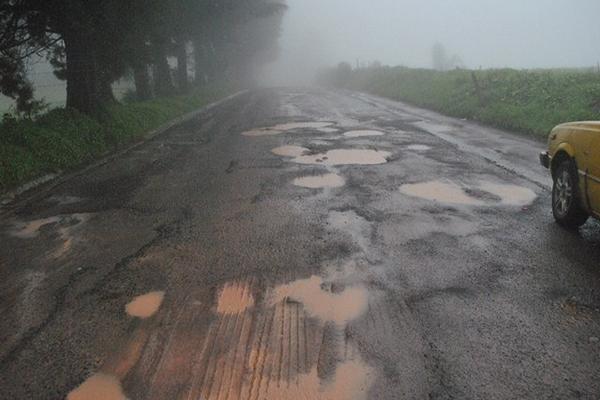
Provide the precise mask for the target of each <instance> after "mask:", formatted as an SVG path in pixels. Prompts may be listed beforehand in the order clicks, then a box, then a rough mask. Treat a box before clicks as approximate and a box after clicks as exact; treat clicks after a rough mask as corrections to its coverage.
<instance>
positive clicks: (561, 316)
mask: <svg viewBox="0 0 600 400" xmlns="http://www.w3.org/2000/svg"><path fill="white" fill-rule="evenodd" d="M542 148H543V144H542V143H540V142H536V141H533V140H530V139H526V138H523V137H519V136H514V135H510V134H506V133H503V132H499V131H496V130H493V129H489V128H483V127H480V126H478V125H476V124H473V123H470V122H467V121H460V120H456V119H452V118H448V117H442V116H439V115H437V114H435V113H432V112H430V111H425V110H419V109H417V108H414V107H409V106H406V105H403V104H401V103H395V102H392V101H389V100H383V99H379V98H375V97H372V96H368V95H364V94H357V93H346V92H331V91H323V90H316V89H285V90H284V89H271V90H255V91H251V92H248V93H245V94H242V95H240V96H238V97H236V98H234V99H232V100H230V101H228V102H227V103H226V104H224V105H221V106H219V107H216V108H214V109H211V110H209V111H207V112H205V113H202V114H201V115H199V116H198V117H197V118H195V119H194V120H192V121H190V122H186V123H183V124H181V125H179V126H177V127H175V128H172V129H170V130H169V131H168V132H166V133H165V134H163V135H161V136H159V137H155V138H154V139H152V140H150V141H148V142H147V143H145V144H143V145H142V146H138V147H136V148H135V149H132V150H131V151H129V152H127V153H126V154H124V155H123V156H121V157H118V158H116V159H114V160H112V161H111V162H109V163H107V164H105V165H102V166H99V167H98V168H95V169H92V170H91V171H88V172H86V173H85V174H82V175H79V176H76V177H74V178H72V179H69V180H67V181H65V182H63V183H62V184H60V185H58V186H57V187H54V188H53V189H52V190H47V191H43V189H40V191H39V192H38V194H37V195H36V196H35V200H30V201H28V200H27V199H26V198H23V199H20V200H17V202H16V203H14V204H12V205H10V206H9V207H8V208H6V209H4V210H3V211H2V220H1V221H0V238H1V239H0V240H1V242H2V246H1V248H0V273H1V280H0V282H1V283H0V309H1V313H2V318H1V319H0V388H1V390H0V398H3V399H56V398H65V397H66V396H69V398H70V399H85V398H92V397H90V393H94V394H96V395H98V394H101V395H102V398H104V399H124V398H129V399H244V400H245V399H284V400H285V399H327V400H345V399H597V398H600V380H599V379H598V376H600V343H599V339H598V338H599V337H600V265H599V262H598V260H600V227H599V224H598V223H597V222H595V221H590V222H588V224H587V225H585V226H584V227H583V228H582V230H581V231H580V232H579V233H570V232H567V231H564V230H563V229H560V228H559V227H558V226H556V225H555V224H554V222H553V220H552V216H551V212H550V192H549V185H550V180H549V178H548V176H547V171H544V170H543V169H542V168H541V167H539V166H538V164H537V158H536V157H537V153H538V151H540V149H542Z"/></svg>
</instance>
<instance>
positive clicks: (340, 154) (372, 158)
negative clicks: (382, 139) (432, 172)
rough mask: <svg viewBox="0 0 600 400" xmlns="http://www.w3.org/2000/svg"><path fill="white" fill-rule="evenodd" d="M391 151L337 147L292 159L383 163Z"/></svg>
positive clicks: (365, 163) (327, 163)
mask: <svg viewBox="0 0 600 400" xmlns="http://www.w3.org/2000/svg"><path fill="white" fill-rule="evenodd" d="M390 156H391V153H389V152H387V151H377V150H363V149H337V150H330V151H328V152H326V153H321V154H312V155H304V156H299V157H296V158H294V159H293V160H292V161H293V162H295V163H298V164H317V165H331V166H333V165H353V164H355V165H375V164H385V163H386V162H387V157H390Z"/></svg>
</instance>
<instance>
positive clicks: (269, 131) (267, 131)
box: [242, 122, 337, 137]
mask: <svg viewBox="0 0 600 400" xmlns="http://www.w3.org/2000/svg"><path fill="white" fill-rule="evenodd" d="M331 125H333V122H289V123H286V124H278V125H275V126H269V127H264V128H254V129H251V130H249V131H245V132H242V135H243V136H250V137H258V136H274V135H279V134H281V133H283V132H287V131H293V130H296V129H316V130H320V129H326V128H327V127H329V126H331ZM336 132H337V130H336Z"/></svg>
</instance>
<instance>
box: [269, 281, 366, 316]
mask: <svg viewBox="0 0 600 400" xmlns="http://www.w3.org/2000/svg"><path fill="white" fill-rule="evenodd" d="M330 287H331V286H328V285H324V282H323V279H322V278H320V277H318V276H312V277H310V278H308V279H301V280H297V281H295V282H291V283H288V284H285V285H280V286H278V287H276V288H275V290H274V291H273V295H272V297H271V299H270V302H271V304H276V303H279V302H281V301H283V300H285V299H288V300H292V301H296V302H299V303H302V304H303V305H304V309H305V310H306V311H307V312H308V313H309V314H310V315H312V316H315V317H317V318H319V319H320V320H321V321H332V322H335V323H336V324H338V325H344V324H346V323H347V322H348V321H351V320H353V319H355V318H358V317H359V316H360V315H361V314H362V313H364V312H365V310H366V309H367V305H368V292H367V290H366V289H365V288H364V287H360V286H355V287H345V288H343V290H342V291H340V292H335V293H334V292H333V291H331V290H326V289H327V288H330Z"/></svg>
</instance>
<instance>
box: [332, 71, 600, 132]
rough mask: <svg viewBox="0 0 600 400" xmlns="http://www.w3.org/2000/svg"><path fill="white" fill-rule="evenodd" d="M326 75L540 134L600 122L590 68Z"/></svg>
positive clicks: (598, 79)
mask: <svg viewBox="0 0 600 400" xmlns="http://www.w3.org/2000/svg"><path fill="white" fill-rule="evenodd" d="M325 79H326V80H327V81H329V82H330V83H333V84H335V85H336V86H338V87H344V88H348V89H353V90H359V91H364V92H368V93H372V94H376V95H379V96H383V97H388V98H391V99H394V100H401V101H405V102H407V103H410V104H414V105H416V106H420V107H424V108H429V109H431V110H435V111H438V112H441V113H443V114H446V115H450V116H454V117H461V118H468V119H472V120H477V121H480V122H482V123H485V124H489V125H492V126H495V127H499V128H503V129H507V130H511V131H515V132H519V133H525V134H530V135H534V136H537V137H545V136H546V135H547V134H548V132H549V131H550V130H551V129H552V127H554V126H555V125H557V124H559V123H562V122H566V121H576V120H600V73H598V72H597V71H592V70H558V69H557V70H512V69H497V70H477V71H471V70H453V71H447V72H438V71H432V70H425V69H411V68H405V67H393V68H390V67H383V68H365V69H358V70H353V71H352V72H350V71H347V70H346V71H340V70H332V71H330V72H329V73H328V76H327V77H326V78H325Z"/></svg>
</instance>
